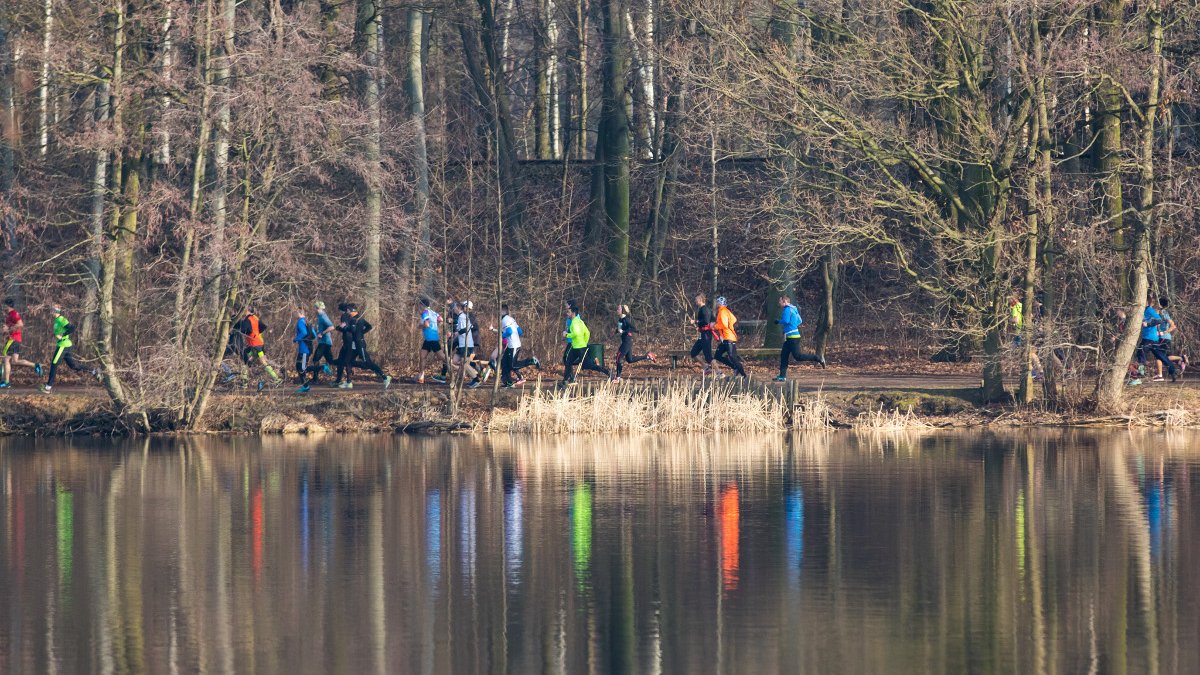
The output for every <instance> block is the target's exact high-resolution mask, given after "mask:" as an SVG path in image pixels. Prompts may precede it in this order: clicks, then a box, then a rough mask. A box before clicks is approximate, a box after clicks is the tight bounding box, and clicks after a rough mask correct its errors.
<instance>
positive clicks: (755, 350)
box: [666, 343, 779, 370]
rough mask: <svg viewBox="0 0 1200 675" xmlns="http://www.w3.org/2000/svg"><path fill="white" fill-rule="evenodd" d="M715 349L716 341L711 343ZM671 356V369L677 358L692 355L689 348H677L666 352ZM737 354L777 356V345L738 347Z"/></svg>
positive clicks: (748, 356) (747, 357) (757, 357)
mask: <svg viewBox="0 0 1200 675" xmlns="http://www.w3.org/2000/svg"><path fill="white" fill-rule="evenodd" d="M716 350H717V345H716V343H713V351H714V352H715V351H716ZM666 355H667V356H669V357H671V370H675V369H676V368H678V367H679V360H680V359H683V360H685V361H686V360H688V359H690V358H691V357H692V350H691V349H679V350H674V351H669V352H667V353H666ZM738 356H741V357H742V358H746V359H765V358H769V357H775V358H779V347H749V348H747V349H740V348H739V349H738Z"/></svg>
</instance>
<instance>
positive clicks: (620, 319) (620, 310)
mask: <svg viewBox="0 0 1200 675" xmlns="http://www.w3.org/2000/svg"><path fill="white" fill-rule="evenodd" d="M636 331H637V327H636V326H634V325H633V318H632V317H630V316H629V305H618V306H617V335H620V336H621V346H620V347H618V348H617V376H616V377H615V378H614V379H613V381H614V382H620V381H621V371H622V370H623V369H624V368H623V366H624V365H625V364H626V363H640V362H642V361H650V362H651V363H653V362H654V359H655V356H654V352H647V353H646V354H645V355H643V356H634V355H633V334H634V333H635V332H636Z"/></svg>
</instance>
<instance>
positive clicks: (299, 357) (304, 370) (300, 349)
mask: <svg viewBox="0 0 1200 675" xmlns="http://www.w3.org/2000/svg"><path fill="white" fill-rule="evenodd" d="M316 338H317V332H316V331H315V330H313V328H312V327H311V326H309V325H308V319H307V318H305V316H304V310H303V309H297V310H296V334H295V335H294V336H293V337H292V342H294V343H296V381H297V382H298V383H300V385H301V386H303V385H304V377H305V375H307V374H308V357H309V356H311V355H312V353H313V343H314V342H316Z"/></svg>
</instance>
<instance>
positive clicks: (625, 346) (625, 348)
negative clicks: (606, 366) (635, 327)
mask: <svg viewBox="0 0 1200 675" xmlns="http://www.w3.org/2000/svg"><path fill="white" fill-rule="evenodd" d="M648 358H650V357H649V356H645V355H642V356H634V355H633V336H632V335H623V336H621V346H620V348H618V349H617V377H620V376H621V370H622V368H621V367H622V366H624V365H625V364H626V363H637V362H639V361H645V360H646V359H648Z"/></svg>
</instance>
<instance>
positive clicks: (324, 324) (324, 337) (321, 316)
mask: <svg viewBox="0 0 1200 675" xmlns="http://www.w3.org/2000/svg"><path fill="white" fill-rule="evenodd" d="M330 328H333V322H332V321H330V320H329V315H328V314H326V313H325V310H320V311H318V312H317V334H318V335H320V336H321V337H319V338H317V343H318V344H323V345H329V346H330V347H332V346H333V333H332V332H329V333H326V332H325V331H326V330H328V329H330Z"/></svg>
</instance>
